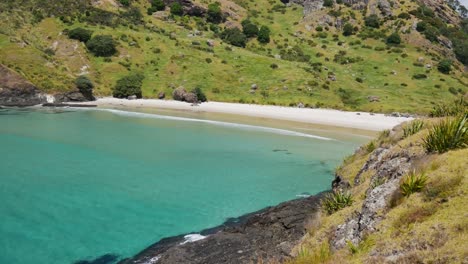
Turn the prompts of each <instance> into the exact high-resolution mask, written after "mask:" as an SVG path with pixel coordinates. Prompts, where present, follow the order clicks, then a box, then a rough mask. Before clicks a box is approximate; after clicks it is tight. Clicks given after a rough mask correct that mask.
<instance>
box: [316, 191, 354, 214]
mask: <svg viewBox="0 0 468 264" xmlns="http://www.w3.org/2000/svg"><path fill="white" fill-rule="evenodd" d="M352 204H353V198H352V195H351V193H344V192H333V193H329V194H327V195H326V196H325V198H324V199H323V200H322V208H323V209H325V211H327V213H328V214H333V213H334V212H336V211H339V210H341V209H343V208H345V207H348V206H350V205H352Z"/></svg>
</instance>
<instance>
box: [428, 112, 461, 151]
mask: <svg viewBox="0 0 468 264" xmlns="http://www.w3.org/2000/svg"><path fill="white" fill-rule="evenodd" d="M467 121H468V114H464V115H461V116H458V117H455V118H446V119H444V120H442V121H441V122H440V123H439V124H436V125H434V127H432V128H431V129H430V131H429V134H428V135H427V136H426V138H424V139H423V145H424V148H425V149H426V151H427V152H429V153H431V152H438V153H444V152H447V151H449V150H452V149H459V148H466V147H467V146H468V123H467Z"/></svg>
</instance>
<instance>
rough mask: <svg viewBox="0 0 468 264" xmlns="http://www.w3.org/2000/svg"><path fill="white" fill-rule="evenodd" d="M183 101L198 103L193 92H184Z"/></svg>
mask: <svg viewBox="0 0 468 264" xmlns="http://www.w3.org/2000/svg"><path fill="white" fill-rule="evenodd" d="M184 101H185V102H187V103H198V97H197V95H196V94H194V93H185V94H184Z"/></svg>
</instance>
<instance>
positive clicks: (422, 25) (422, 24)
mask: <svg viewBox="0 0 468 264" xmlns="http://www.w3.org/2000/svg"><path fill="white" fill-rule="evenodd" d="M427 28H428V24H427V22H425V21H421V22H418V24H416V30H417V31H418V32H423V31H425V30H426V29H427Z"/></svg>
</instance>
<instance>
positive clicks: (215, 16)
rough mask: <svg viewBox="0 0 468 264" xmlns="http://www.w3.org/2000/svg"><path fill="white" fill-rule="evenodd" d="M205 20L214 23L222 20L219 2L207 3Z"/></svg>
mask: <svg viewBox="0 0 468 264" xmlns="http://www.w3.org/2000/svg"><path fill="white" fill-rule="evenodd" d="M206 20H208V22H211V23H216V24H218V23H221V22H223V13H222V12H221V6H220V5H219V3H212V4H209V5H208V11H207V17H206Z"/></svg>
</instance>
